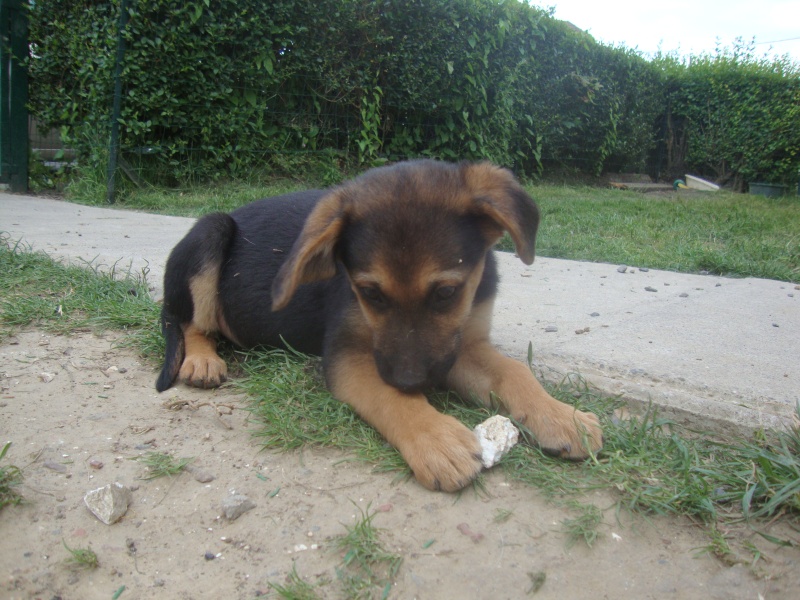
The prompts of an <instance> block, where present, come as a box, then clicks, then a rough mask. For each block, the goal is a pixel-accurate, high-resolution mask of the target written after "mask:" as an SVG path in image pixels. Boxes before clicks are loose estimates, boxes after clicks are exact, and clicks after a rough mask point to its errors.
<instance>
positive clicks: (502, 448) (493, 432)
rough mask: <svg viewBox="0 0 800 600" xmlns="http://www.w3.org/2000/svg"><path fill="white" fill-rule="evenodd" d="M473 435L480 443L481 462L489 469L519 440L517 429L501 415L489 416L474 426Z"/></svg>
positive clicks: (509, 420)
mask: <svg viewBox="0 0 800 600" xmlns="http://www.w3.org/2000/svg"><path fill="white" fill-rule="evenodd" d="M475 435H476V436H477V438H478V442H480V445H481V462H483V466H484V467H485V468H487V469H491V468H492V467H493V466H494V465H496V464H497V463H498V462H499V461H500V459H501V458H503V457H504V456H505V455H506V454H508V452H509V450H511V448H513V447H514V446H515V445H516V443H517V441H518V440H519V429H517V428H516V427H515V426H514V424H513V423H512V422H511V419H508V418H506V417H504V416H502V415H495V416H493V417H489V418H488V419H486V420H485V421H484V422H483V423H480V424H478V425H477V426H476V427H475Z"/></svg>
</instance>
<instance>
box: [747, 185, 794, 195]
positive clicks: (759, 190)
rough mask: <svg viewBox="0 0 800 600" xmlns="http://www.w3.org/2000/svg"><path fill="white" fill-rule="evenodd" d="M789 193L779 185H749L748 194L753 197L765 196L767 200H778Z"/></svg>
mask: <svg viewBox="0 0 800 600" xmlns="http://www.w3.org/2000/svg"><path fill="white" fill-rule="evenodd" d="M788 191H789V188H787V187H786V186H785V185H781V184H780V183H751V184H750V193H751V194H753V195H755V196H766V197H767V198H779V197H780V196H785V195H786V194H787V193H788Z"/></svg>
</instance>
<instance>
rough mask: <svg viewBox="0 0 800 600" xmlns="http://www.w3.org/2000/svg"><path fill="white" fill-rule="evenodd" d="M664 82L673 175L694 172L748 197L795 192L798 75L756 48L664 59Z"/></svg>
mask: <svg viewBox="0 0 800 600" xmlns="http://www.w3.org/2000/svg"><path fill="white" fill-rule="evenodd" d="M656 63H657V64H659V66H661V67H662V68H663V71H664V73H665V75H666V84H665V85H666V97H667V99H668V119H669V130H668V132H667V135H668V138H669V139H670V140H671V141H672V144H673V147H672V149H671V150H672V152H671V155H672V156H673V157H674V162H675V164H674V165H671V168H672V171H673V173H675V174H679V173H680V172H681V171H686V170H689V171H692V172H696V173H700V174H704V175H706V176H709V177H711V178H712V179H715V180H717V181H721V182H724V183H727V182H729V181H730V182H732V184H733V186H734V187H735V188H737V189H740V190H741V189H744V184H745V183H749V182H768V183H789V184H796V182H797V180H798V170H800V72H799V71H798V68H797V65H796V64H793V63H792V62H791V61H789V60H788V59H786V58H784V59H766V58H757V57H756V56H755V55H754V53H753V50H752V48H748V47H747V46H742V45H741V44H738V45H737V46H735V47H734V48H733V50H723V51H721V52H719V53H717V54H715V55H702V56H699V57H693V58H692V59H691V60H690V61H680V60H676V59H675V58H674V57H661V58H660V59H658V60H657V61H656Z"/></svg>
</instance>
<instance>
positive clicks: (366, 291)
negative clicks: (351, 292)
mask: <svg viewBox="0 0 800 600" xmlns="http://www.w3.org/2000/svg"><path fill="white" fill-rule="evenodd" d="M358 291H359V292H361V295H362V296H364V298H366V299H367V300H368V301H370V302H371V303H372V304H375V305H376V306H382V305H384V304H386V297H385V296H384V295H383V294H382V293H381V291H380V290H379V289H378V288H376V287H367V286H364V287H360V288H358Z"/></svg>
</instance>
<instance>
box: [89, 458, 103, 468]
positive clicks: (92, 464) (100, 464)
mask: <svg viewBox="0 0 800 600" xmlns="http://www.w3.org/2000/svg"><path fill="white" fill-rule="evenodd" d="M89 466H90V467H91V468H93V469H97V470H98V471H99V470H100V469H102V468H103V461H101V460H98V459H96V458H93V459H91V460H90V461H89Z"/></svg>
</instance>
